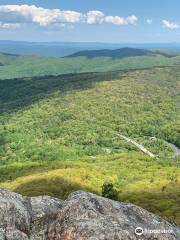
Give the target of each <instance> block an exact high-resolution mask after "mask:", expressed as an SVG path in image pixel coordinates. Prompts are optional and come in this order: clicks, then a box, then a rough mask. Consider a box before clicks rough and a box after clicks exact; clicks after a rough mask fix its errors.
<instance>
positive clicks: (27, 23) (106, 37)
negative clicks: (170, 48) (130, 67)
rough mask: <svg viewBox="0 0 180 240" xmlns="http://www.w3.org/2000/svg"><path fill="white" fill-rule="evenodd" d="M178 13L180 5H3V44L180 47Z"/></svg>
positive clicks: (155, 1)
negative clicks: (157, 44)
mask: <svg viewBox="0 0 180 240" xmlns="http://www.w3.org/2000/svg"><path fill="white" fill-rule="evenodd" d="M32 5H35V6H34V7H32ZM54 9H56V10H54ZM179 9H180V1H179V0H173V1H172V0H151V1H145V0H126V1H124V0H104V1H103V0H46V1H44V0H35V1H32V0H31V1H29V0H27V1H23V0H21V1H17V0H11V1H8V0H1V1H0V39H10V40H27V41H73V42H74V41H81V42H117V43H129V42H133V43H138V42H139V43H143V42H180V14H179Z"/></svg>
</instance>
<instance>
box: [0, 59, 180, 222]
mask: <svg viewBox="0 0 180 240" xmlns="http://www.w3.org/2000/svg"><path fill="white" fill-rule="evenodd" d="M16 58H18V59H16ZM27 59H29V60H30V61H31V64H30V62H29V60H27ZM32 59H34V60H33V61H32ZM179 59H180V57H179V56H176V57H172V58H168V57H165V56H138V57H130V58H124V59H116V60H114V59H112V58H107V59H106V58H100V60H101V61H99V58H93V59H88V58H87V59H86V58H84V57H83V58H82V57H80V58H79V57H77V58H75V59H74V58H73V59H71V58H67V59H66V58H63V59H52V62H51V59H49V58H42V57H41V58H39V57H27V56H25V57H24V56H20V57H17V56H7V55H6V56H4V55H1V62H2V64H3V65H4V66H5V69H7V68H8V69H9V70H8V71H5V70H3V68H4V66H2V67H0V70H1V73H2V74H1V80H0V187H5V188H8V189H10V190H13V191H15V192H18V193H21V194H23V195H26V196H38V195H44V194H45V195H51V196H55V197H59V198H61V199H66V198H67V196H68V195H69V193H71V192H73V191H75V190H79V189H82V190H86V191H90V192H94V193H96V194H99V195H101V192H102V186H103V184H104V183H106V182H110V183H112V184H113V186H114V188H115V189H116V190H117V192H118V200H119V201H125V202H131V203H134V204H137V205H139V206H141V207H143V208H145V209H147V210H149V211H151V212H153V213H156V214H158V215H160V216H162V217H163V218H165V219H168V220H169V221H171V222H173V223H176V224H179V223H180V215H179V212H180V211H179V197H180V191H179V190H180V171H179V166H180V159H179V155H178V154H175V152H176V153H177V151H179V150H178V149H179V148H180V131H179V129H180V118H179V116H180V107H179V103H180V94H179V93H180V70H179V69H180V68H179V65H178V62H179ZM26 61H27V62H26ZM40 62H41V64H40ZM57 62H58V64H57V65H56V64H55V63H57ZM59 62H62V64H63V66H64V67H65V68H66V70H64V69H63V67H60V66H62V65H59ZM110 63H111V64H110ZM82 64H83V66H84V67H83V68H82ZM168 65H169V66H168ZM18 66H19V67H18ZM47 66H48V67H47ZM70 66H71V68H70ZM72 66H73V68H74V70H72V69H73V68H72ZM95 66H96V67H95ZM120 66H122V67H120ZM129 66H131V67H129ZM56 67H57V68H56ZM45 68H47V72H46V71H44V69H45ZM130 68H131V69H130ZM136 68H137V69H136ZM18 69H19V70H18ZM20 69H21V71H22V72H20ZM27 69H28V71H27ZM32 69H34V70H33V71H32ZM37 69H38V71H37ZM52 69H55V70H53V71H54V72H53V71H52ZM77 69H79V70H77ZM41 71H42V72H41ZM86 71H87V72H86ZM82 72H84V73H82ZM62 73H63V74H62ZM49 74H50V75H49ZM51 74H53V75H51ZM20 76H21V77H20ZM119 135H121V136H124V139H123V138H122V137H119ZM125 138H127V139H131V140H132V141H134V142H136V143H138V144H139V145H141V146H143V148H144V149H146V150H147V151H148V152H150V153H151V154H152V155H153V157H152V156H149V154H146V153H145V152H144V153H143V152H142V151H141V150H140V149H138V148H137V146H135V145H134V144H131V143H130V142H128V141H126V140H127V139H125ZM172 146H173V147H172ZM175 149H176V150H175Z"/></svg>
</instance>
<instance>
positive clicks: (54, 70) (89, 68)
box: [0, 50, 180, 79]
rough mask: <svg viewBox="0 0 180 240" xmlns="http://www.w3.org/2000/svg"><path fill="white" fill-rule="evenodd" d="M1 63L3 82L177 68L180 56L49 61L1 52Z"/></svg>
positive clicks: (81, 58)
mask: <svg viewBox="0 0 180 240" xmlns="http://www.w3.org/2000/svg"><path fill="white" fill-rule="evenodd" d="M138 51H139V50H138ZM141 51H143V50H141ZM0 63H1V66H0V79H12V78H22V77H37V76H46V75H59V74H68V73H83V72H106V71H116V70H125V69H136V68H137V69H138V68H151V67H153V66H166V65H174V64H180V56H179V55H178V56H174V57H169V55H168V54H162V53H161V54H160V53H159V52H156V54H153V55H143V56H134V57H132V56H131V57H125V58H112V57H94V58H88V57H66V58H49V57H38V56H21V55H12V54H4V53H3V54H2V53H1V54H0Z"/></svg>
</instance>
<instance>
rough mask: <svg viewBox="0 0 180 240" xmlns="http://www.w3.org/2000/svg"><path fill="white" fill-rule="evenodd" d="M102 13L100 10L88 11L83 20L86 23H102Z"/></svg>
mask: <svg viewBox="0 0 180 240" xmlns="http://www.w3.org/2000/svg"><path fill="white" fill-rule="evenodd" d="M103 21H104V13H103V12H100V11H90V12H88V13H87V14H86V16H85V22H87V23H88V24H96V23H99V24H101V23H103Z"/></svg>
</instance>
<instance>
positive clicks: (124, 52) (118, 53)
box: [67, 47, 172, 58]
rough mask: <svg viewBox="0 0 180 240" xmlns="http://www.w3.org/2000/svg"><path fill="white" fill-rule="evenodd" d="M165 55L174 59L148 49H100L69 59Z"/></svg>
mask: <svg viewBox="0 0 180 240" xmlns="http://www.w3.org/2000/svg"><path fill="white" fill-rule="evenodd" d="M156 54H159V55H163V56H165V57H172V55H169V54H166V53H161V52H160V51H151V50H147V49H138V48H129V47H124V48H119V49H115V50H112V49H102V50H101V49H100V50H87V51H80V52H76V53H73V54H71V55H69V56H67V57H88V58H95V57H111V58H126V57H138V56H153V55H156Z"/></svg>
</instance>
